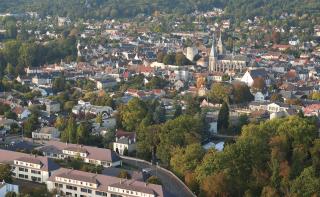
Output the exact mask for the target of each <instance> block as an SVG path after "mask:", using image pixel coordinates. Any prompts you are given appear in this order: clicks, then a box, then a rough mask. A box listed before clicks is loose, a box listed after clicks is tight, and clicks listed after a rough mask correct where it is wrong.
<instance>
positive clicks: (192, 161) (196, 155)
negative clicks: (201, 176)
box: [170, 144, 205, 177]
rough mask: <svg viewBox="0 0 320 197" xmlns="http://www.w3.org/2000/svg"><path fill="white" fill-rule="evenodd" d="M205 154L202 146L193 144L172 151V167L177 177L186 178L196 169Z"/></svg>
mask: <svg viewBox="0 0 320 197" xmlns="http://www.w3.org/2000/svg"><path fill="white" fill-rule="evenodd" d="M204 153H205V152H204V150H203V148H202V146H201V145H200V144H191V145H188V146H187V147H186V148H180V147H177V148H175V149H174V150H173V151H172V157H171V160H170V165H171V167H172V169H173V171H174V172H175V173H176V174H177V175H179V176H180V177H184V176H185V175H186V173H187V172H189V171H194V170H195V169H196V167H197V165H198V164H199V162H200V161H201V160H202V157H203V156H204Z"/></svg>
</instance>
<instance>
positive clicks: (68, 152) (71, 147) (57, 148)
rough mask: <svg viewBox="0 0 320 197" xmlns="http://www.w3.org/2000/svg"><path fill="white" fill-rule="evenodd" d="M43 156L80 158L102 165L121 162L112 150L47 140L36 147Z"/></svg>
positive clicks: (117, 164)
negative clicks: (42, 144)
mask: <svg viewBox="0 0 320 197" xmlns="http://www.w3.org/2000/svg"><path fill="white" fill-rule="evenodd" d="M38 150H39V151H41V152H42V153H43V155H44V156H47V157H50V158H54V159H65V158H69V157H72V158H78V157H79V158H81V159H82V160H83V161H84V162H85V163H90V164H95V165H102V166H104V167H116V166H120V165H121V164H122V161H121V158H120V157H119V156H118V155H117V154H116V153H115V152H114V151H112V150H110V149H105V148H97V147H92V146H83V145H78V144H69V143H63V142H59V141H53V140H51V141H47V142H46V144H45V145H44V146H42V147H39V148H38Z"/></svg>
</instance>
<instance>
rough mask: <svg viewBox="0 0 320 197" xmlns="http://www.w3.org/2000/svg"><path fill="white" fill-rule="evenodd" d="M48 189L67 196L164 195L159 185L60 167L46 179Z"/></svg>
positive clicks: (139, 196)
mask: <svg viewBox="0 0 320 197" xmlns="http://www.w3.org/2000/svg"><path fill="white" fill-rule="evenodd" d="M47 188H48V190H49V191H58V192H61V193H63V194H65V195H67V196H80V197H81V196H83V197H84V196H90V197H101V196H107V197H120V196H123V197H125V196H126V197H129V196H132V197H133V196H135V197H165V196H166V195H165V192H164V191H163V188H162V186H161V185H155V184H150V183H144V182H141V181H137V180H127V179H122V178H118V177H114V176H107V175H103V174H95V173H89V172H83V171H79V170H72V169H66V168H60V169H59V170H58V171H56V172H55V173H54V174H53V175H52V176H51V177H50V178H49V180H48V181H47Z"/></svg>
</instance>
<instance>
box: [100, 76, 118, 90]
mask: <svg viewBox="0 0 320 197" xmlns="http://www.w3.org/2000/svg"><path fill="white" fill-rule="evenodd" d="M116 85H117V81H116V80H115V79H113V78H107V79H102V80H97V81H96V86H97V89H98V90H103V89H106V88H113V87H114V86H116Z"/></svg>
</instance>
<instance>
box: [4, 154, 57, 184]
mask: <svg viewBox="0 0 320 197" xmlns="http://www.w3.org/2000/svg"><path fill="white" fill-rule="evenodd" d="M0 155H1V157H0V163H1V164H9V165H10V166H11V169H12V170H11V171H12V176H13V177H14V178H17V179H22V180H26V181H34V182H38V183H45V182H46V181H47V180H48V178H49V177H50V175H51V173H52V172H53V171H55V170H57V169H58V168H59V166H58V165H57V164H56V163H54V162H53V161H52V160H51V159H49V158H47V157H43V156H35V155H29V154H25V153H20V152H13V151H8V150H2V149H0Z"/></svg>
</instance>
